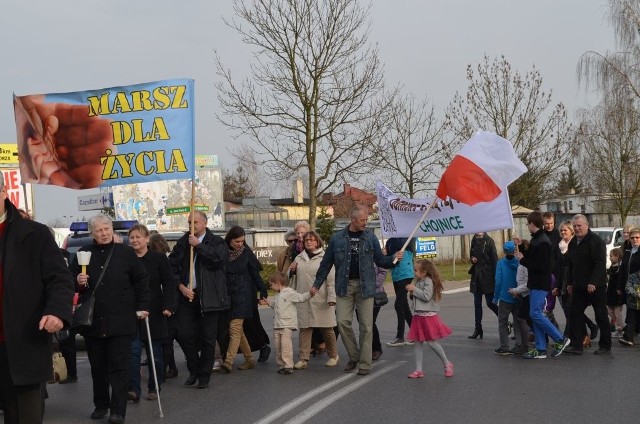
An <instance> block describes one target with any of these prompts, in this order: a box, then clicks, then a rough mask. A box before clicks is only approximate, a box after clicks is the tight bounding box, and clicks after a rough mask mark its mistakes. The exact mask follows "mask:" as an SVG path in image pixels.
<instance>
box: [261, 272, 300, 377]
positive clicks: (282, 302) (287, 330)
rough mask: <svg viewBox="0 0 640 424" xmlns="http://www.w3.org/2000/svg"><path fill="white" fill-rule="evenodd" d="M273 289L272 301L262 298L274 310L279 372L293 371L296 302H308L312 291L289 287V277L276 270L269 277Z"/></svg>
mask: <svg viewBox="0 0 640 424" xmlns="http://www.w3.org/2000/svg"><path fill="white" fill-rule="evenodd" d="M269 284H270V285H271V290H273V291H275V292H276V293H277V294H276V296H275V297H274V299H273V300H272V301H271V302H268V301H267V300H261V301H260V303H261V304H262V305H269V306H270V307H271V308H272V309H273V311H274V314H273V338H274V339H275V347H276V363H277V364H278V374H291V373H292V372H293V343H292V341H291V335H292V332H293V331H294V330H297V329H298V311H297V308H296V305H295V304H296V303H301V302H307V301H308V300H309V298H310V297H311V293H309V292H307V293H298V292H297V291H295V290H294V289H292V288H291V287H289V279H288V278H287V276H286V275H284V274H283V273H282V272H275V273H273V274H271V276H270V277H269Z"/></svg>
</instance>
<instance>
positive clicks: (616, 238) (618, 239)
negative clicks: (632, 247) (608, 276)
mask: <svg viewBox="0 0 640 424" xmlns="http://www.w3.org/2000/svg"><path fill="white" fill-rule="evenodd" d="M591 231H593V232H594V233H596V234H597V235H599V236H600V238H602V240H604V243H605V244H606V245H607V269H609V267H610V266H611V260H610V259H609V252H611V251H612V250H613V248H614V247H621V246H622V242H623V241H624V239H623V237H622V228H621V227H597V228H592V229H591ZM622 253H624V252H622Z"/></svg>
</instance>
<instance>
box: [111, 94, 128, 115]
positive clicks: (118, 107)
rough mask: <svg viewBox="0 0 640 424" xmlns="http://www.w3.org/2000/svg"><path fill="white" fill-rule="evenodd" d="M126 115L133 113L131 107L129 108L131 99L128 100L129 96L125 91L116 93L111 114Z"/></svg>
mask: <svg viewBox="0 0 640 424" xmlns="http://www.w3.org/2000/svg"><path fill="white" fill-rule="evenodd" d="M118 112H121V113H124V112H131V106H129V99H127V94H126V93H125V92H123V91H121V92H119V93H116V98H115V99H114V101H113V107H112V108H111V113H118Z"/></svg>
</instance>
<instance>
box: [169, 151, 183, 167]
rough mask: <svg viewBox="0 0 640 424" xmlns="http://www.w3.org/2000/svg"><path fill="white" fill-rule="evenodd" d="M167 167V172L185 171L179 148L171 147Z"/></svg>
mask: <svg viewBox="0 0 640 424" xmlns="http://www.w3.org/2000/svg"><path fill="white" fill-rule="evenodd" d="M168 168H169V171H168V172H187V165H186V164H185V163H184V157H182V151H181V150H178V149H173V150H172V151H171V158H169V166H168Z"/></svg>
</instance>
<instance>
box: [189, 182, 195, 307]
mask: <svg viewBox="0 0 640 424" xmlns="http://www.w3.org/2000/svg"><path fill="white" fill-rule="evenodd" d="M195 197H196V180H195V177H193V178H191V205H190V206H189V215H190V216H191V224H190V227H189V231H190V232H191V235H194V233H195V226H194V222H195V216H194V214H193V212H194V209H195ZM193 276H194V271H193V246H191V245H189V290H193ZM192 301H193V300H192V299H189V302H192Z"/></svg>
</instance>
